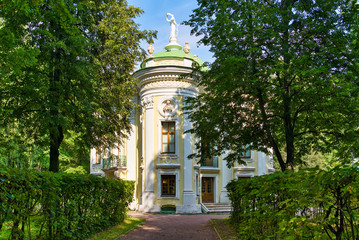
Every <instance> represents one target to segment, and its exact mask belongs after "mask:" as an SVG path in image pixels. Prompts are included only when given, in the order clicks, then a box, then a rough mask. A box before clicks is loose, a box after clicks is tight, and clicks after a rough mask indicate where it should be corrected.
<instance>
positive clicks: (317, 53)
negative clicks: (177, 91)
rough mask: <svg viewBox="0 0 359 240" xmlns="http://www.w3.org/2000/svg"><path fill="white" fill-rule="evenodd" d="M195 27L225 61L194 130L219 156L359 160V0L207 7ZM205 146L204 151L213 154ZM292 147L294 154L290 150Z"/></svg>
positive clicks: (206, 88) (195, 102)
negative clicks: (315, 154) (318, 155)
mask: <svg viewBox="0 0 359 240" xmlns="http://www.w3.org/2000/svg"><path fill="white" fill-rule="evenodd" d="M198 5H199V7H198V8H197V9H195V10H194V11H193V14H192V15H191V19H190V20H189V21H187V22H186V24H187V25H189V26H191V27H192V28H193V30H192V34H195V35H197V36H201V37H202V38H201V40H200V43H202V44H204V45H207V46H210V47H211V48H210V51H211V52H213V54H214V58H215V59H216V60H215V61H214V63H213V64H211V66H210V67H211V68H210V70H209V71H208V72H202V78H200V80H199V85H200V86H201V87H202V89H203V92H202V93H201V94H200V95H199V96H198V98H194V99H189V102H190V103H191V107H190V109H192V111H190V118H191V119H192V120H193V121H194V125H193V129H192V132H193V133H195V134H196V135H197V136H198V137H200V138H202V139H206V142H207V143H209V144H207V146H208V145H210V146H212V148H213V149H214V152H213V154H221V153H223V152H224V151H225V150H226V149H229V150H231V153H230V154H229V156H228V157H227V160H228V163H229V164H233V163H235V162H241V159H240V154H239V152H240V151H241V149H243V146H246V145H248V146H249V148H251V149H253V150H260V151H264V152H266V153H271V151H273V154H274V156H275V158H276V159H277V160H278V162H279V164H280V166H281V169H282V170H283V171H284V170H285V169H292V168H293V167H294V166H295V165H296V164H298V163H300V162H301V158H302V156H303V155H305V154H307V153H309V152H310V151H311V149H314V151H319V152H329V151H331V150H332V149H335V148H336V149H341V151H339V152H340V153H341V156H342V157H348V158H349V157H351V154H350V153H357V150H358V139H357V137H355V136H356V134H357V132H358V127H357V126H358V106H359V104H358V76H359V75H358V70H359V68H358V45H357V36H358V14H359V10H358V4H357V1H354V0H339V1H333V0H316V1H312V0H305V1H299V0H282V1H279V0H256V1H247V0H226V1H224V0H219V1H214V0H198ZM203 146H206V144H202V146H201V144H200V143H198V144H197V148H198V149H199V150H200V151H198V152H199V153H198V154H197V156H198V157H200V155H201V153H203V152H208V151H206V150H205V149H204V150H203V149H202V148H203ZM282 149H284V150H285V154H283V153H281V150H282Z"/></svg>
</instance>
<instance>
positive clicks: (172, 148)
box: [169, 143, 175, 153]
mask: <svg viewBox="0 0 359 240" xmlns="http://www.w3.org/2000/svg"><path fill="white" fill-rule="evenodd" d="M169 152H172V153H173V152H175V144H174V143H170V150H169Z"/></svg>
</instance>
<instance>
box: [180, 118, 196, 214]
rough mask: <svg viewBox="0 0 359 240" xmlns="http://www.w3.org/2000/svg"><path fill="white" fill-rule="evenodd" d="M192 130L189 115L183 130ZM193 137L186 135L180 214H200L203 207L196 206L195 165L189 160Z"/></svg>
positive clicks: (189, 134) (185, 119)
mask: <svg viewBox="0 0 359 240" xmlns="http://www.w3.org/2000/svg"><path fill="white" fill-rule="evenodd" d="M191 128H192V124H191V122H190V121H189V119H188V115H187V114H185V115H184V127H183V130H184V132H186V131H187V130H189V129H191ZM192 142H193V135H192V134H191V133H184V160H183V161H184V163H183V170H184V171H183V172H184V176H183V182H184V189H183V205H182V206H177V211H178V212H185V213H199V212H201V207H200V205H199V204H196V192H195V191H193V180H194V177H193V164H192V159H190V158H188V155H190V154H192V153H193V144H192Z"/></svg>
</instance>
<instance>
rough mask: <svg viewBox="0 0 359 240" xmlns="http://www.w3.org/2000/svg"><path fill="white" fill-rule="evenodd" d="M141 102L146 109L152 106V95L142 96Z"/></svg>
mask: <svg viewBox="0 0 359 240" xmlns="http://www.w3.org/2000/svg"><path fill="white" fill-rule="evenodd" d="M141 102H142V104H143V106H144V107H145V108H146V109H149V108H153V97H152V96H149V97H144V98H142V100H141Z"/></svg>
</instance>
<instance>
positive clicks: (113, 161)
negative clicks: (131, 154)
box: [102, 155, 127, 169]
mask: <svg viewBox="0 0 359 240" xmlns="http://www.w3.org/2000/svg"><path fill="white" fill-rule="evenodd" d="M114 167H117V168H127V157H126V156H125V155H119V156H112V157H107V158H102V168H103V169H110V168H114Z"/></svg>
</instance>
